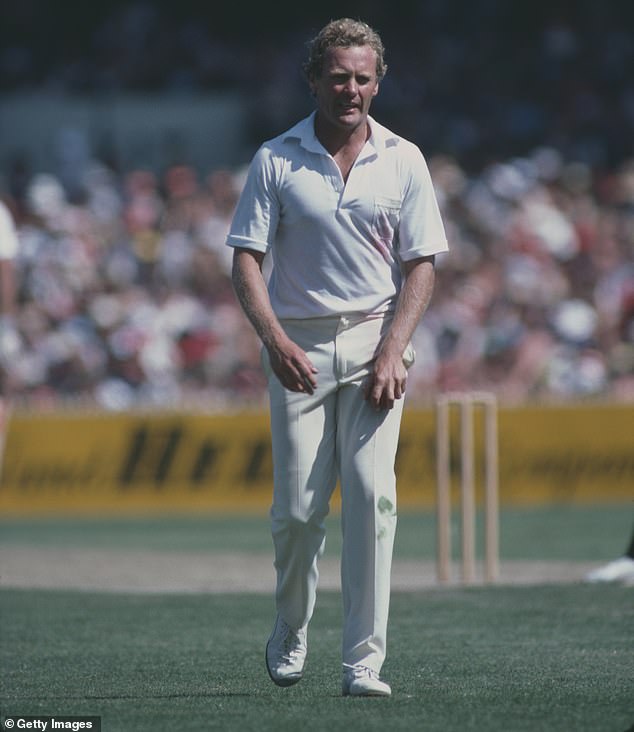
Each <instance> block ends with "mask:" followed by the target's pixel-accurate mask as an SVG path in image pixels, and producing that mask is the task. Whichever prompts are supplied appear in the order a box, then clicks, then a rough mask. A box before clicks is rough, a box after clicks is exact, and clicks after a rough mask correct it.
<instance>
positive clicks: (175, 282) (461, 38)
mask: <svg viewBox="0 0 634 732" xmlns="http://www.w3.org/2000/svg"><path fill="white" fill-rule="evenodd" d="M71 5H72V7H71ZM71 5H68V6H64V5H63V4H62V5H61V6H60V5H54V4H51V3H48V2H45V0H29V2H26V3H13V4H7V5H6V8H5V9H4V10H3V24H2V27H0V90H3V91H4V92H21V91H33V90H44V91H51V90H53V91H57V92H59V91H62V92H66V93H72V94H90V95H97V96H98V95H100V94H101V95H106V96H105V97H104V98H107V95H108V94H116V93H125V92H133V91H153V92H157V93H161V94H174V93H176V94H178V95H181V97H182V100H183V104H184V105H186V104H187V94H191V93H201V92H202V93H204V92H207V91H210V90H218V89H230V90H236V91H238V92H241V93H242V94H243V96H244V98H248V99H249V100H250V101H251V102H252V108H253V114H252V118H251V122H250V124H251V129H250V131H251V134H252V140H251V142H252V144H253V146H254V147H255V145H256V144H259V143H260V142H261V141H262V140H263V139H266V138H267V137H271V136H273V135H275V134H277V133H279V132H280V131H281V130H283V129H285V128H286V127H288V126H290V124H292V123H293V122H294V121H296V119H297V118H298V117H299V116H300V115H303V114H304V113H305V112H306V111H307V106H306V105H310V97H309V95H308V94H307V90H306V85H305V82H304V80H303V79H302V76H301V73H300V65H301V62H302V60H303V59H304V56H305V50H306V49H305V45H304V44H305V41H306V40H307V39H308V38H309V37H310V36H311V35H312V34H313V33H314V32H315V31H316V30H317V29H318V28H319V27H320V26H321V25H323V22H324V20H327V19H328V17H335V15H338V14H340V11H339V8H338V4H337V3H334V2H333V3H331V4H330V5H329V4H328V2H325V3H322V4H320V5H319V6H302V7H300V6H299V5H297V4H296V3H294V4H293V3H290V0H281V2H280V3H279V4H277V5H276V6H275V7H272V6H270V5H262V4H260V5H256V6H254V7H253V8H251V9H250V10H249V12H245V11H244V9H243V8H242V7H241V6H235V7H234V6H231V4H226V3H224V4H222V5H221V6H219V7H215V6H214V7H213V8H212V7H211V6H210V7H207V6H205V5H201V4H200V3H197V2H189V0H183V2H182V3H179V4H174V3H166V2H154V3H149V2H144V1H143V0H140V1H136V2H123V1H122V2H113V3H108V4H105V5H103V6H99V7H96V6H95V7H94V8H93V7H92V6H90V7H89V6H86V9H85V12H84V11H82V10H81V9H80V6H79V5H77V4H71ZM82 7H83V6H82ZM355 8H356V10H355ZM396 10H397V8H396V5H394V4H392V3H375V2H367V0H364V1H362V0H359V2H358V3H355V2H351V3H348V4H347V6H346V12H348V13H349V14H351V15H357V16H360V17H364V18H367V19H368V20H369V22H371V23H372V24H373V25H374V26H375V27H377V28H378V29H379V31H380V32H381V34H382V36H383V38H384V41H385V43H386V47H387V61H388V65H389V68H390V70H389V72H388V74H387V76H386V78H385V80H384V81H383V82H382V84H381V92H380V94H379V96H378V97H377V99H376V100H375V106H374V107H373V110H374V113H375V116H376V117H377V119H379V120H380V121H381V122H383V123H384V124H386V125H387V126H389V127H392V129H394V130H395V131H397V132H399V133H400V134H402V135H403V136H405V137H408V138H409V139H411V140H413V141H414V142H416V143H417V144H419V145H420V147H421V148H422V150H423V152H424V153H425V154H426V156H427V158H428V162H429V165H430V169H431V172H432V177H433V180H434V184H435V186H436V189H437V194H438V198H439V201H440V204H441V208H442V213H443V217H444V220H445V224H446V227H447V233H448V237H449V242H450V248H451V251H450V253H449V254H448V255H445V256H441V257H439V259H438V280H437V286H436V291H435V295H434V299H433V302H432V305H431V308H430V310H429V312H428V314H427V315H426V317H425V318H424V320H423V322H422V324H421V325H420V327H419V328H418V330H417V332H416V335H415V344H414V345H415V347H416V351H417V354H418V355H417V362H416V364H415V366H414V367H413V369H412V372H411V378H410V385H409V396H410V399H411V401H412V402H414V403H423V402H425V401H426V400H429V399H430V398H431V395H432V394H433V393H434V391H435V390H436V389H467V388H478V389H487V390H489V389H490V390H493V391H495V392H496V393H498V394H499V395H500V397H501V398H502V399H504V400H505V401H507V402H509V403H513V402H522V401H524V400H528V399H531V400H568V399H580V398H610V399H615V400H628V401H632V400H634V343H633V341H634V264H633V261H634V257H633V256H632V255H633V253H634V75H632V73H631V71H630V69H631V68H632V67H633V64H634V34H632V32H631V28H632V22H634V5H633V4H632V3H628V2H620V1H619V0H615V2H611V3H596V2H595V1H594V0H578V1H577V2H576V3H569V4H567V3H552V2H546V0H535V2H532V3H508V2H505V0H478V1H477V2H474V3H464V2H462V1H461V0H443V2H438V1H437V0H426V2H418V1H416V0H411V1H410V2H402V3H400V4H399V5H398V12H396ZM326 16H328V17H326ZM265 23H266V26H265V25H264V24H265ZM264 27H266V32H262V28H264ZM16 161H17V162H15V164H13V165H11V166H7V169H6V170H5V180H4V181H3V183H4V185H1V186H0V195H2V196H3V198H5V199H6V201H7V203H8V204H9V207H10V209H11V211H12V213H13V215H14V218H15V220H16V223H17V227H18V231H19V240H20V246H19V255H18V259H17V262H16V272H17V284H18V305H17V309H16V312H15V313H14V315H13V316H12V317H9V318H8V317H5V318H3V319H2V321H1V326H2V327H1V333H0V337H1V343H0V345H1V349H0V359H1V361H2V362H1V364H0V365H1V366H2V369H3V371H4V377H3V386H4V387H5V388H6V389H9V390H10V391H11V393H12V394H13V397H14V398H15V399H16V400H22V401H25V402H28V403H30V404H32V405H37V406H38V407H43V406H45V405H46V404H48V403H55V402H57V401H59V400H62V401H65V400H68V401H72V402H77V401H81V402H86V403H88V404H95V405H98V406H99V407H102V408H106V409H123V408H128V407H133V406H148V407H149V406H161V407H172V406H178V407H183V406H189V407H194V406H197V405H204V406H205V407H207V408H209V407H218V408H221V409H229V408H233V407H235V408H239V407H243V406H247V405H253V406H261V405H262V404H263V403H264V399H265V397H264V393H265V388H264V382H263V377H262V373H261V370H260V365H259V344H258V342H257V340H256V338H255V336H254V334H253V332H252V330H251V328H250V326H249V325H248V323H247V322H246V320H245V318H244V316H243V315H242V313H241V311H240V310H239V308H238V306H237V303H236V300H235V297H234V294H233V291H232V288H231V282H230V266H231V261H230V259H231V252H230V250H229V249H228V248H227V247H226V246H225V243H224V241H225V236H226V232H227V229H228V226H229V222H230V220H231V216H232V212H233V209H234V206H235V203H236V200H237V197H238V195H239V192H240V190H241V187H242V184H243V180H244V173H245V171H244V170H243V169H236V170H229V169H226V170H215V171H208V172H205V173H203V172H201V171H200V170H199V169H197V168H196V167H195V166H194V165H191V164H190V161H180V162H179V163H178V164H176V163H174V161H169V164H168V163H167V162H166V165H165V168H164V170H162V171H161V172H160V173H159V172H157V171H152V170H145V169H138V170H124V169H122V167H121V165H118V164H117V161H116V160H109V161H108V164H104V163H103V162H97V161H95V162H93V163H91V164H90V165H87V166H85V167H82V168H81V171H80V170H79V168H78V167H77V166H72V171H71V172H74V174H75V177H74V178H72V176H71V177H70V178H69V171H68V170H59V171H57V172H56V173H55V175H52V174H50V173H47V174H38V173H32V172H30V171H29V168H28V165H27V166H25V165H22V164H20V162H19V160H18V158H16ZM79 174H81V175H80V178H79V179H78V178H77V175H79Z"/></svg>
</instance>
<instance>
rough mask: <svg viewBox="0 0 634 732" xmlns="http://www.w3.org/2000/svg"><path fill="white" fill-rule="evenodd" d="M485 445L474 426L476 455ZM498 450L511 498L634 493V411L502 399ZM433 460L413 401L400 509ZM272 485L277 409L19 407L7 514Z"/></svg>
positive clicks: (237, 494)
mask: <svg viewBox="0 0 634 732" xmlns="http://www.w3.org/2000/svg"><path fill="white" fill-rule="evenodd" d="M454 427H457V424H455V425H454ZM457 432H458V430H457V429H454V430H453V434H452V441H451V446H452V471H453V473H454V475H455V483H456V489H457V483H458V474H459V469H460V466H459V460H458V438H457ZM481 449H482V435H481V430H480V429H476V452H477V454H478V456H479V453H480V452H481ZM499 456H500V464H499V468H500V497H501V502H502V504H540V503H552V502H614V501H620V502H627V501H634V408H633V407H631V406H615V405H612V406H596V405H595V406H566V407H521V408H520V407H518V408H513V409H510V408H503V409H501V410H500V413H499ZM480 463H481V460H480V458H479V457H477V459H476V466H477V467H478V466H479V465H480ZM434 466H435V435H434V416H433V413H432V411H431V410H420V411H414V410H406V412H405V416H404V419H403V427H402V431H401V440H400V446H399V453H398V457H397V477H398V494H399V503H400V506H401V507H402V508H406V507H413V506H416V507H431V506H432V505H433V503H434V492H435V477H434V471H435V467H434ZM271 484H272V463H271V448H270V437H269V421H268V415H267V414H251V413H249V414H236V415H217V414H208V415H206V414H181V413H174V414H169V413H161V414H155V413H148V414H143V413H134V414H63V413H60V414H42V415H36V414H21V413H17V414H14V415H13V416H12V418H11V420H10V422H9V429H8V433H7V435H6V440H5V450H4V456H3V464H2V474H1V477H0V514H1V515H4V516H10V515H29V514H30V515H35V514H46V513H57V514H70V513H85V514H92V515H95V514H115V513H122V514H125V513H128V514H133V513H136V514H142V513H148V512H162V513H169V512H174V511H179V512H198V511H221V510H232V511H233V510H266V508H268V506H269V503H270V496H271ZM456 492H457V490H456Z"/></svg>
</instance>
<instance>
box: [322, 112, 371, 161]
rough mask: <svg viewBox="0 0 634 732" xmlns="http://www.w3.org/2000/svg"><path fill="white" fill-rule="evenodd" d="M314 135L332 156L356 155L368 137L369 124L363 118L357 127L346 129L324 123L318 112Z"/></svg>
mask: <svg viewBox="0 0 634 732" xmlns="http://www.w3.org/2000/svg"><path fill="white" fill-rule="evenodd" d="M315 136H316V137H317V139H318V140H319V142H320V143H321V144H322V145H323V146H324V148H325V149H326V150H327V151H328V152H329V153H330V154H331V155H332V156H333V157H334V156H336V155H337V154H344V155H345V154H354V156H355V157H356V155H358V154H359V153H360V152H361V150H362V148H363V146H364V145H365V143H366V142H367V140H368V139H369V138H370V125H369V123H368V121H367V120H364V122H363V123H361V124H360V125H359V126H358V127H355V128H353V129H347V128H345V127H343V128H342V127H335V126H334V125H329V124H324V122H323V121H322V119H321V118H320V117H319V114H317V115H316V116H315Z"/></svg>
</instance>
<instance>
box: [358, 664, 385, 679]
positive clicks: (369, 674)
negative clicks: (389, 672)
mask: <svg viewBox="0 0 634 732" xmlns="http://www.w3.org/2000/svg"><path fill="white" fill-rule="evenodd" d="M353 673H354V677H355V678H357V679H362V678H368V679H378V678H379V675H378V674H377V672H376V671H374V670H373V669H371V668H368V667H367V666H355V668H354V669H353Z"/></svg>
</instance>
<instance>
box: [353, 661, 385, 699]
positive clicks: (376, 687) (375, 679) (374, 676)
mask: <svg viewBox="0 0 634 732" xmlns="http://www.w3.org/2000/svg"><path fill="white" fill-rule="evenodd" d="M341 693H342V694H343V695H344V696H390V695H391V693H392V689H390V687H389V684H386V683H385V681H381V679H380V678H379V675H378V673H377V672H376V671H373V670H372V669H371V668H368V667H367V666H344V668H343V681H342V683H341Z"/></svg>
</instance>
